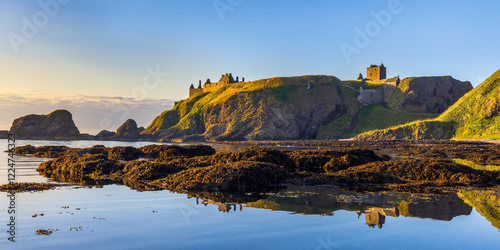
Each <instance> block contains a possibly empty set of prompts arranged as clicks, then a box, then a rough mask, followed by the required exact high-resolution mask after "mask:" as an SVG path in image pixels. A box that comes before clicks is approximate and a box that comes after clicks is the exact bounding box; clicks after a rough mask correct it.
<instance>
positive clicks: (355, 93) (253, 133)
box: [142, 76, 472, 141]
mask: <svg viewBox="0 0 500 250" xmlns="http://www.w3.org/2000/svg"><path fill="white" fill-rule="evenodd" d="M355 84H363V83H359V82H342V81H340V80H339V79H337V78H336V77H333V76H302V77H276V78H271V79H263V80H258V81H254V82H245V83H237V84H232V85H229V86H226V87H224V88H221V89H219V90H217V91H215V92H212V93H203V94H202V95H196V96H193V97H192V98H189V99H187V100H183V101H180V102H179V103H178V104H177V105H176V106H175V107H174V108H173V109H172V110H169V111H165V112H163V113H162V114H161V115H159V116H158V117H156V118H155V120H154V121H153V123H152V124H151V125H150V126H149V127H148V128H147V129H146V130H145V131H143V132H142V134H143V136H145V135H150V136H152V137H153V138H156V139H162V140H167V141H168V140H173V139H179V138H181V139H184V140H192V139H194V140H200V139H201V140H203V139H208V140H276V139H292V140H293V139H315V138H318V134H320V135H321V136H320V137H321V138H325V137H324V135H325V134H334V135H335V137H339V136H340V137H342V135H345V134H348V133H350V131H353V130H354V129H355V128H356V127H357V126H358V125H360V124H359V123H358V118H357V117H358V114H360V113H363V112H360V110H361V109H362V108H366V107H364V106H363V104H361V103H360V102H358V101H359V100H357V98H359V96H361V95H360V91H359V90H358V89H361V88H359V87H360V86H356V85H355ZM361 87H362V86H361ZM365 87H372V88H373V86H365ZM471 88H472V86H471V84H470V83H469V82H461V81H458V80H455V79H453V78H451V77H423V78H408V79H404V80H403V81H402V83H401V84H400V86H398V88H396V89H397V90H396V91H394V92H395V93H394V95H393V98H392V99H391V103H389V104H388V105H387V107H385V106H384V108H385V109H387V110H391V109H392V110H394V112H392V113H397V114H399V113H401V115H405V116H409V115H408V114H409V113H427V114H429V113H440V112H442V111H444V110H445V109H446V108H448V106H450V105H452V104H453V103H454V102H455V101H456V100H458V99H459V98H460V97H461V96H462V95H464V94H465V93H466V92H467V91H469V90H470V89H471ZM370 91H378V92H380V93H383V92H382V91H383V90H382V89H380V88H378V89H365V90H363V92H370ZM378 99H380V101H382V100H383V94H381V95H379V98H378ZM359 112H360V113H359ZM365 113H366V112H365ZM382 113H384V112H382ZM385 113H390V112H385ZM415 117H417V116H415ZM359 119H361V118H359ZM376 119H381V120H386V121H394V122H398V120H397V119H388V117H377V118H376ZM415 119H417V118H415ZM415 119H413V120H415ZM336 120H339V122H335V121H336ZM361 120H362V119H361ZM413 120H411V119H410V121H413ZM407 122H408V121H407ZM386 123H387V122H385V123H380V124H382V125H384V127H383V128H386V127H387V126H395V125H399V124H402V123H390V122H389V123H390V124H386ZM361 125H363V124H361ZM364 125H366V124H364ZM364 125H363V126H364ZM386 125H387V126H386ZM377 128H378V127H377ZM381 128H382V127H381ZM332 129H333V130H335V131H334V132H333V133H329V132H328V131H330V130H332ZM325 131H326V132H325ZM365 131H366V130H365Z"/></svg>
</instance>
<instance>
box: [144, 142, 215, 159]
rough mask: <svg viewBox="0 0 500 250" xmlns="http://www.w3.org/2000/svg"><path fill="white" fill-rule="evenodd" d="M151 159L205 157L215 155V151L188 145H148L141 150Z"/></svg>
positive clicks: (210, 148)
mask: <svg viewBox="0 0 500 250" xmlns="http://www.w3.org/2000/svg"><path fill="white" fill-rule="evenodd" d="M139 149H140V150H142V152H144V153H145V154H146V156H148V157H150V158H158V157H161V158H167V157H173V156H185V157H194V156H205V155H213V154H215V149H214V148H212V147H210V146H205V145H188V146H183V147H180V146H175V145H148V146H144V147H141V148H139Z"/></svg>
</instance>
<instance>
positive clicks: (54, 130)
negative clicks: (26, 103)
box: [10, 109, 81, 140]
mask: <svg viewBox="0 0 500 250" xmlns="http://www.w3.org/2000/svg"><path fill="white" fill-rule="evenodd" d="M10 132H11V133H15V134H16V138H18V139H52V140H71V139H80V138H81V135H80V131H79V130H78V128H77V127H76V125H75V122H74V121H73V118H72V115H71V113H70V112H68V111H67V110H63V109H59V110H55V111H53V112H52V113H50V114H48V115H27V116H23V117H20V118H17V119H15V120H14V122H13V123H12V126H11V127H10Z"/></svg>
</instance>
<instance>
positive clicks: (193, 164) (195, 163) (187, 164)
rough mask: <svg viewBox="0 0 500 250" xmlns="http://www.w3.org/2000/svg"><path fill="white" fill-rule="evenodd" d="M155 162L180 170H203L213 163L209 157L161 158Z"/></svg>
mask: <svg viewBox="0 0 500 250" xmlns="http://www.w3.org/2000/svg"><path fill="white" fill-rule="evenodd" d="M155 162H157V163H163V164H169V165H174V166H177V167H179V168H184V169H188V168H203V167H208V166H211V165H212V163H211V161H210V157H209V156H195V157H191V158H186V157H169V158H160V159H156V160H155Z"/></svg>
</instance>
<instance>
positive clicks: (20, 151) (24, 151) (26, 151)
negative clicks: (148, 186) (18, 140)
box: [14, 145, 37, 155]
mask: <svg viewBox="0 0 500 250" xmlns="http://www.w3.org/2000/svg"><path fill="white" fill-rule="evenodd" d="M36 152H37V150H36V147H35V146H32V145H25V146H19V147H15V148H14V154H15V155H31V154H34V153H36Z"/></svg>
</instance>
